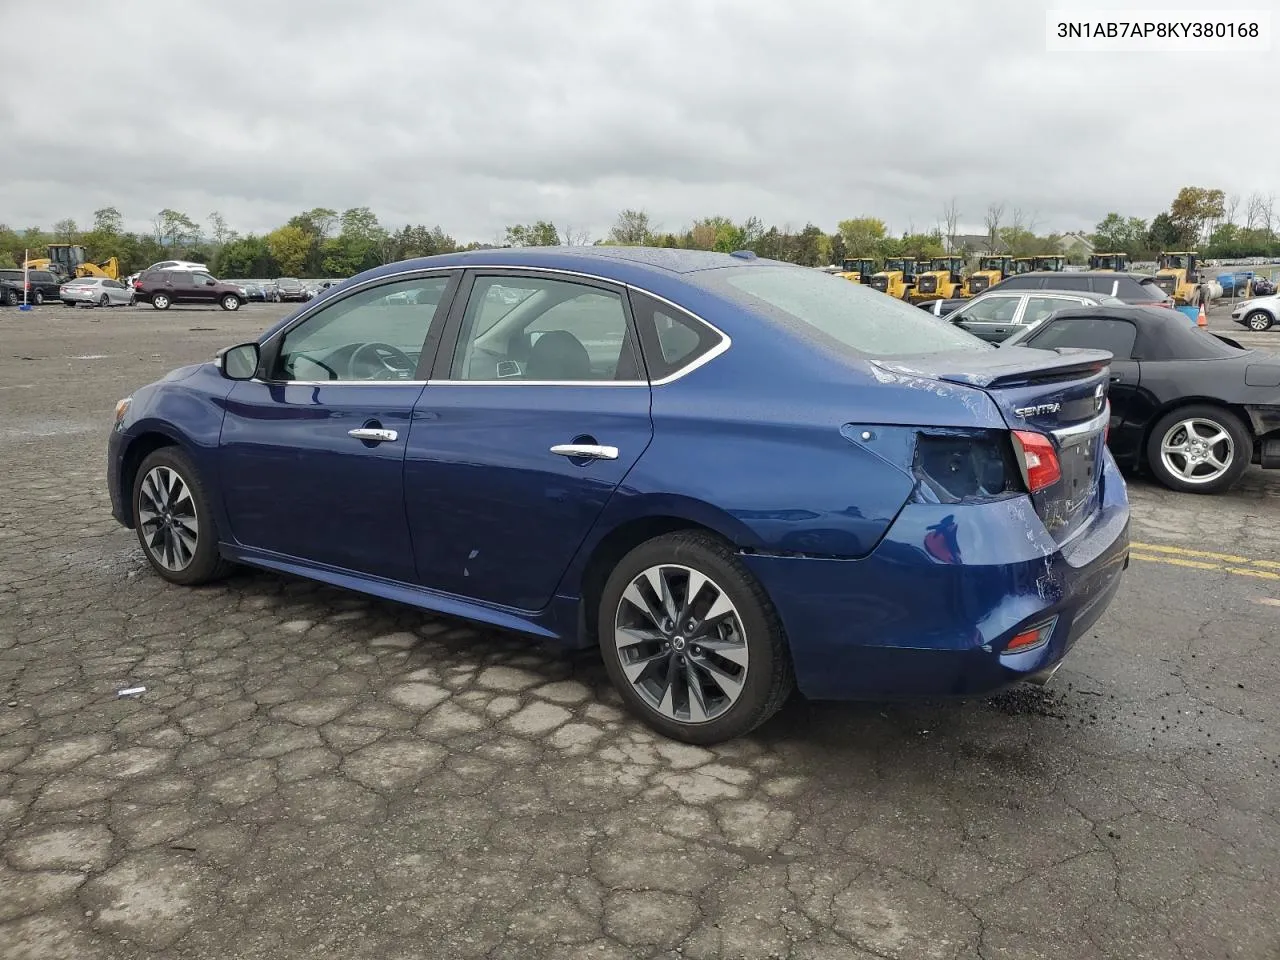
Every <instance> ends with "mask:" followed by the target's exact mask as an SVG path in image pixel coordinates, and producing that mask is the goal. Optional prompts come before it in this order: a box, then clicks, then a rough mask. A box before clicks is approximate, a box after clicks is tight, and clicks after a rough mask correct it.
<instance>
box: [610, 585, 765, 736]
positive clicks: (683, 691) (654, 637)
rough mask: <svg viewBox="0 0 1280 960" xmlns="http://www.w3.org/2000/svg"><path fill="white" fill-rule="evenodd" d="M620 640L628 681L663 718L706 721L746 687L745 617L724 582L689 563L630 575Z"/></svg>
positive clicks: (617, 631)
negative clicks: (721, 585)
mask: <svg viewBox="0 0 1280 960" xmlns="http://www.w3.org/2000/svg"><path fill="white" fill-rule="evenodd" d="M614 641H615V643H616V646H617V653H618V659H619V662H620V663H621V665H622V670H623V672H624V673H625V674H626V678H627V681H628V682H629V683H630V684H631V686H632V688H633V689H634V690H635V691H636V693H637V694H639V696H640V698H641V699H642V700H643V701H644V702H645V703H646V704H647V705H648V706H649V707H650V708H651V709H653V710H655V711H656V712H657V713H659V714H661V715H662V716H663V717H666V718H668V719H671V720H675V721H677V722H680V723H705V722H706V721H708V720H714V719H715V718H716V717H719V716H721V715H723V714H724V713H725V712H726V711H727V710H729V708H730V707H732V706H733V705H734V703H735V702H736V701H737V699H738V697H739V696H740V695H741V693H742V689H743V684H744V682H745V681H746V677H747V668H748V652H747V642H746V633H745V631H744V630H743V627H742V618H741V616H739V614H738V610H737V608H736V607H734V605H733V601H732V600H730V599H729V596H728V594H726V593H725V591H724V589H723V588H722V587H720V585H719V584H717V583H716V582H715V581H713V580H712V579H711V578H710V577H708V576H706V575H705V574H702V573H699V572H698V571H697V570H694V569H693V568H691V567H686V566H681V565H678V564H662V565H659V566H653V567H649V568H648V569H646V570H644V571H642V572H641V573H640V575H639V576H637V577H636V578H635V579H634V580H632V581H631V583H630V584H629V585H628V586H627V589H626V590H625V591H624V592H623V594H622V599H621V600H620V601H619V602H618V609H617V613H616V614H615V616H614Z"/></svg>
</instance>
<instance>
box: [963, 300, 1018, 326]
mask: <svg viewBox="0 0 1280 960" xmlns="http://www.w3.org/2000/svg"><path fill="white" fill-rule="evenodd" d="M1020 300H1021V298H1020V297H1001V296H991V297H986V298H985V299H982V300H977V301H975V302H973V303H971V304H970V305H969V306H967V307H964V308H962V309H960V310H957V311H956V313H955V319H956V320H965V321H970V322H972V323H1013V318H1014V315H1015V314H1017V312H1018V303H1019V302H1020Z"/></svg>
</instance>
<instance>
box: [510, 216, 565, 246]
mask: <svg viewBox="0 0 1280 960" xmlns="http://www.w3.org/2000/svg"><path fill="white" fill-rule="evenodd" d="M506 242H507V243H508V244H509V245H510V246H513V247H558V246H560V234H559V232H558V231H557V230H556V226H555V224H554V223H550V222H549V221H547V220H539V221H537V222H536V223H516V224H512V225H511V226H509V227H507V234H506Z"/></svg>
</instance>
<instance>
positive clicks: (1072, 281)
mask: <svg viewBox="0 0 1280 960" xmlns="http://www.w3.org/2000/svg"><path fill="white" fill-rule="evenodd" d="M1092 283H1093V281H1092V279H1091V278H1090V277H1070V276H1059V277H1054V278H1053V279H1052V280H1046V281H1045V289H1048V290H1079V291H1082V292H1084V293H1089V292H1090V291H1091V290H1092V289H1093V285H1092Z"/></svg>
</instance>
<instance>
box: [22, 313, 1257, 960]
mask: <svg viewBox="0 0 1280 960" xmlns="http://www.w3.org/2000/svg"><path fill="white" fill-rule="evenodd" d="M279 315H280V308H278V307H265V306H256V305H251V306H249V307H246V308H245V309H244V310H242V311H240V312H239V313H236V314H227V313H223V312H220V311H217V310H201V309H174V310H171V311H169V312H168V313H166V314H160V313H157V312H155V311H152V310H150V309H149V308H140V309H136V310H128V309H120V310H112V311H104V310H80V311H69V310H63V309H61V308H45V309H41V310H36V311H32V312H29V313H28V312H18V311H15V310H0V341H2V342H3V348H2V349H0V410H2V411H3V413H4V417H3V420H0V445H2V446H0V450H2V451H3V460H4V468H3V470H0V857H2V860H0V956H3V957H4V958H5V960H20V958H21V960H25V958H75V960H93V958H102V957H113V958H114V957H119V958H128V957H165V958H175V960H178V958H194V957H211V956H217V957H219V958H232V957H244V958H250V957H252V958H257V960H262V958H277V957H280V958H283V957H302V956H319V955H324V956H330V957H351V958H363V957H369V958H373V957H377V958H379V960H407V958H417V957H423V958H426V957H431V958H437V957H439V958H448V957H488V958H552V957H554V958H562V957H563V958H569V957H593V958H612V957H680V956H682V957H687V958H703V957H706V958H720V957H750V958H755V957H788V958H796V960H801V958H842V960H859V958H870V957H879V958H902V960H916V958H939V960H941V958H962V960H974V958H984V960H1004V958H1008V960H1014V958H1016V960H1032V958H1063V960H1086V958H1092V957H1118V958H1119V957H1123V958H1126V960H1135V958H1153V960H1157V958H1158V960H1168V958H1171V957H1181V958H1187V960H1190V958H1216V957H1222V958H1227V957H1230V958H1275V957H1277V956H1280V919H1278V914H1277V909H1276V904H1277V903H1280V790H1278V789H1277V773H1278V770H1277V764H1278V763H1280V708H1278V706H1277V704H1278V700H1277V695H1276V692H1275V691H1276V687H1277V684H1278V683H1280V649H1278V647H1277V640H1276V637H1277V636H1280V534H1278V533H1277V529H1278V527H1280V525H1277V523H1276V519H1277V517H1278V516H1280V512H1278V509H1277V508H1278V506H1280V500H1278V499H1277V498H1278V497H1280V477H1277V476H1276V475H1274V474H1264V473H1263V472H1262V471H1259V470H1256V469H1254V470H1252V471H1251V472H1250V473H1249V474H1248V475H1247V476H1246V478H1245V481H1244V482H1243V483H1242V484H1241V486H1240V487H1239V488H1238V489H1237V490H1235V491H1234V492H1232V493H1231V494H1229V495H1226V496H1223V497H1217V498H1205V497H1191V496H1177V495H1174V494H1170V493H1168V492H1166V491H1163V490H1160V489H1158V488H1155V487H1153V486H1151V485H1149V484H1148V483H1146V482H1144V481H1142V480H1137V479H1135V480H1134V481H1133V482H1132V484H1131V494H1132V498H1133V501H1134V509H1135V521H1134V531H1133V536H1134V540H1135V541H1136V542H1137V543H1138V544H1141V546H1139V547H1137V548H1135V559H1134V562H1133V565H1132V566H1131V568H1130V571H1129V573H1128V574H1127V575H1126V581H1125V583H1124V585H1123V587H1122V590H1121V594H1120V596H1119V597H1118V599H1117V600H1116V602H1115V604H1114V605H1113V606H1112V607H1111V609H1110V611H1109V612H1108V613H1107V615H1106V616H1105V617H1104V618H1103V620H1102V621H1101V622H1099V624H1098V625H1097V627H1096V628H1095V630H1094V631H1093V632H1092V634H1091V635H1090V636H1089V637H1087V638H1085V639H1083V640H1082V641H1081V642H1080V644H1079V645H1078V646H1077V647H1076V649H1075V651H1074V652H1073V654H1072V656H1071V657H1070V659H1069V660H1068V661H1067V665H1066V666H1065V667H1064V669H1063V670H1062V671H1060V672H1059V674H1058V675H1057V678H1056V679H1055V680H1054V683H1053V685H1052V686H1051V687H1049V688H1047V689H1046V690H1037V689H1034V688H1026V689H1020V690H1017V691H1014V692H1012V693H1009V694H1006V695H1004V696H1002V697H999V698H996V699H994V700H988V701H971V702H965V703H947V704H910V705H902V704H898V705H880V704H854V705H842V704H812V703H806V702H804V701H801V700H798V699H797V700H795V701H793V702H792V703H791V704H789V705H788V706H787V708H786V709H784V711H783V712H782V713H781V714H780V715H779V716H778V717H777V718H776V719H775V720H774V721H772V722H771V723H769V724H768V725H766V726H765V727H764V728H762V729H761V730H759V731H758V732H757V733H756V734H755V735H753V736H751V737H750V738H747V739H745V740H742V741H739V742H735V743H732V744H729V745H725V746H721V747H718V748H715V749H712V750H704V749H699V748H694V747H689V746H683V745H678V744H674V743H670V742H666V741H663V740H661V739H658V738H655V737H654V736H652V735H650V734H649V733H648V732H647V731H646V730H645V729H644V728H642V727H641V726H640V725H638V724H637V723H635V722H633V721H631V720H630V719H628V718H627V717H626V716H624V715H623V714H622V713H621V712H620V710H619V707H618V701H617V698H616V697H615V696H613V694H612V693H611V691H610V690H609V689H608V686H607V683H606V681H605V678H604V675H603V670H602V669H601V667H600V665H599V662H598V659H597V658H594V657H592V656H590V655H578V656H574V657H565V656H563V655H561V654H558V653H556V652H555V651H550V650H545V649H542V648H540V647H537V646H535V645H531V644H530V643H529V642H527V641H525V640H523V639H521V638H518V637H512V636H510V635H504V634H499V633H495V632H493V631H490V630H487V629H482V628H477V627H474V626H471V625H468V624H466V623H464V622H460V621H454V620H449V619H445V618H440V617H432V616H427V615H424V614H420V613H417V612H415V611H413V610H409V609H406V608H403V607H397V606H395V605H392V604H388V603H383V602H379V601H374V600H369V599H366V598H363V597H360V596H358V595H353V594H349V593H342V592H339V591H337V590H333V589H329V588H326V587H320V586H316V585H312V584H309V583H304V582H299V581H294V580H289V579H285V578H282V577H279V576H275V575H270V574H266V573H254V572H245V573H243V574H240V575H237V576H236V577H235V578H234V579H232V580H231V581H230V582H228V583H226V584H223V585H220V586H217V587H214V588H208V589H201V590H183V589H179V588H174V587H170V586H167V585H165V584H164V583H162V582H161V581H160V580H159V579H158V578H156V577H155V576H153V575H152V574H151V573H150V572H149V569H148V568H147V567H146V565H145V563H144V561H143V559H142V557H141V555H140V553H139V550H138V547H137V544H136V541H135V540H134V539H133V535H132V534H131V533H130V532H128V531H126V530H124V529H122V528H120V527H118V526H117V525H116V524H115V522H114V521H113V520H112V519H111V517H110V515H109V511H108V502H107V494H106V489H105V486H104V482H103V464H104V454H105V444H106V432H107V428H108V424H109V421H110V416H111V410H112V407H113V405H114V403H115V401H116V399H117V398H119V397H121V396H124V395H125V394H127V393H128V392H129V391H130V390H131V389H132V388H133V387H135V386H137V385H139V384H141V383H144V382H147V381H150V380H152V379H155V378H156V377H157V376H159V375H160V374H162V373H163V372H164V371H166V370H168V369H170V368H172V367H174V366H176V365H178V364H180V363H186V362H191V361H194V360H199V359H202V358H207V357H209V356H211V355H212V353H213V351H214V350H215V349H216V348H217V347H219V346H223V345H226V344H228V343H233V342H237V341H239V340H242V339H247V338H249V337H251V336H253V335H254V334H256V332H257V331H258V330H260V329H261V328H262V327H264V326H266V325H267V324H268V323H269V322H270V321H271V320H272V319H273V318H274V317H276V316H279ZM1214 325H1215V326H1219V327H1221V328H1222V329H1235V328H1233V325H1231V324H1230V323H1229V322H1226V321H1223V320H1222V319H1221V317H1220V316H1215V320H1214ZM1272 339H1273V341H1274V342H1275V343H1276V344H1277V345H1278V346H1280V333H1277V334H1275V335H1273V338H1272ZM132 685H142V686H145V687H146V688H147V690H146V692H145V693H143V694H141V695H139V696H133V697H123V698H121V697H117V695H116V692H117V690H119V689H120V688H122V687H127V686H132Z"/></svg>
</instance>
